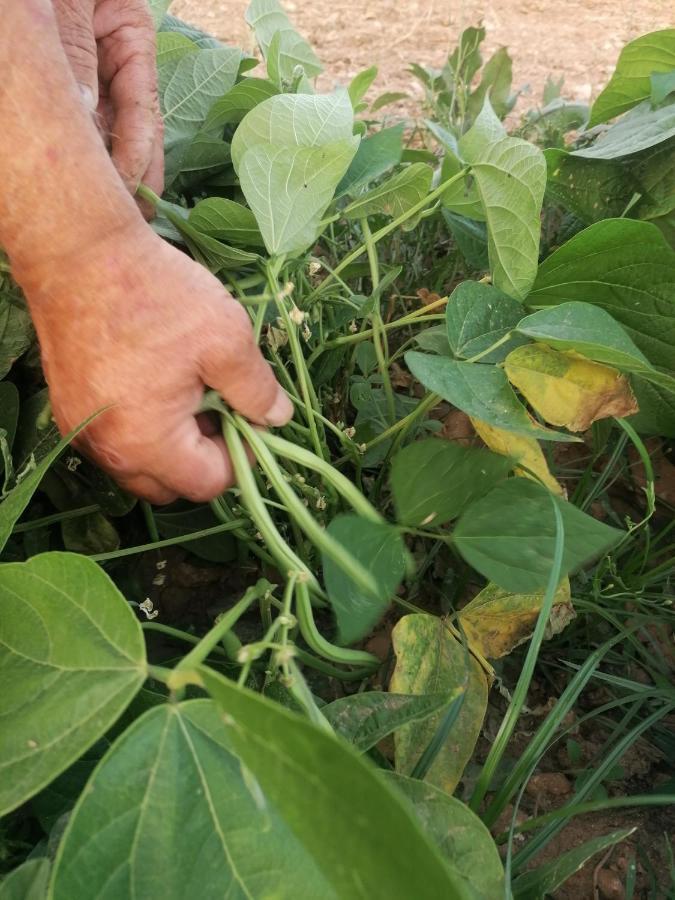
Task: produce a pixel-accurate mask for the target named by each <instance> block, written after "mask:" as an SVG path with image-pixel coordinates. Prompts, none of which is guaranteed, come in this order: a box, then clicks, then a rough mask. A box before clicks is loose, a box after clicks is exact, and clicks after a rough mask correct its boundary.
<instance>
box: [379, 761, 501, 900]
mask: <svg viewBox="0 0 675 900" xmlns="http://www.w3.org/2000/svg"><path fill="white" fill-rule="evenodd" d="M382 777H383V778H384V779H385V780H386V781H387V782H388V783H389V784H392V785H393V786H394V787H395V788H397V789H398V790H399V791H401V792H402V793H403V794H404V795H405V796H406V797H407V798H408V800H410V802H411V803H412V805H413V807H414V809H415V813H416V814H417V818H418V819H419V820H420V822H421V824H422V826H423V828H424V830H425V832H426V833H427V834H428V835H429V837H430V838H431V839H432V840H433V842H434V843H435V844H436V846H437V847H438V849H439V850H440V851H441V853H442V854H443V856H445V858H446V859H447V860H448V862H450V863H452V865H453V866H454V867H455V868H456V869H457V870H458V871H459V872H461V874H462V875H464V876H465V878H466V879H467V881H469V882H470V884H471V886H472V887H473V888H474V890H475V891H476V894H477V896H479V897H485V898H486V900H487V898H489V897H501V896H503V894H504V868H503V866H502V861H501V859H500V856H499V850H498V849H497V845H496V844H495V842H494V840H493V838H492V835H491V834H490V832H489V831H488V829H487V827H486V826H485V825H484V824H483V822H481V820H480V819H479V818H478V816H477V815H476V814H475V813H473V812H471V810H470V809H469V807H468V806H466V804H464V803H462V802H461V800H458V799H457V798H456V797H450V796H449V795H448V794H446V793H445V792H444V791H441V790H439V789H438V788H436V787H434V786H433V785H431V784H429V783H428V782H426V781H419V780H418V779H416V778H406V776H405V775H398V774H396V773H395V772H383V773H382Z"/></svg>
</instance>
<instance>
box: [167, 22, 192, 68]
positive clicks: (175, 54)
mask: <svg viewBox="0 0 675 900" xmlns="http://www.w3.org/2000/svg"><path fill="white" fill-rule="evenodd" d="M198 52H199V46H198V45H197V44H195V42H194V41H191V40H190V38H189V37H186V36H185V35H184V34H179V33H178V32H175V31H161V32H160V33H159V34H158V35H157V68H158V69H161V68H162V66H165V65H167V64H168V63H175V62H177V61H178V60H179V59H182V57H184V56H187V54H188V53H198Z"/></svg>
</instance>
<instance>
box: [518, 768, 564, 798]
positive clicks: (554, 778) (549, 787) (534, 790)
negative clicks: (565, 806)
mask: <svg viewBox="0 0 675 900" xmlns="http://www.w3.org/2000/svg"><path fill="white" fill-rule="evenodd" d="M571 790H572V784H571V782H570V780H569V778H568V777H567V776H566V775H563V773H562V772H541V773H540V774H539V775H533V776H532V778H530V780H529V782H528V785H527V788H526V791H527V793H528V794H530V795H531V796H541V795H542V794H543V795H545V796H547V797H565V796H566V795H567V794H569V793H570V792H571Z"/></svg>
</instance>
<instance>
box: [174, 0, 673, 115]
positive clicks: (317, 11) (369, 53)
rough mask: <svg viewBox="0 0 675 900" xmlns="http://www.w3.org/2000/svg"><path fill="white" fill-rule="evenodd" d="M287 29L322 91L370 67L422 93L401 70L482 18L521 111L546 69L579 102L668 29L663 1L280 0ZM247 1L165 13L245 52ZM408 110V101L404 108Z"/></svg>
mask: <svg viewBox="0 0 675 900" xmlns="http://www.w3.org/2000/svg"><path fill="white" fill-rule="evenodd" d="M283 2H284V6H285V8H286V10H287V12H288V13H289V15H290V16H291V18H292V19H293V21H294V24H295V26H296V27H297V28H298V30H299V31H301V32H302V33H303V34H304V36H305V37H307V38H308V39H309V40H310V41H311V43H312V45H313V47H314V49H315V50H316V52H317V54H318V56H319V58H320V59H321V60H322V62H323V63H324V65H325V69H326V72H325V74H324V75H323V76H322V81H323V84H322V86H323V88H328V89H329V88H330V87H332V86H333V85H334V84H335V83H338V82H339V83H342V84H344V83H347V82H348V81H349V79H350V78H351V77H352V76H354V75H355V74H356V73H357V72H358V71H360V70H361V69H364V68H367V67H368V66H371V65H373V64H376V65H377V66H378V68H379V78H378V81H377V83H376V87H378V88H379V91H378V92H382V91H385V90H386V91H392V90H395V91H407V92H409V93H411V94H412V96H413V98H414V97H415V95H416V94H419V93H421V92H420V90H419V89H418V87H417V86H416V85H415V84H414V82H413V81H412V79H411V76H410V75H409V74H408V73H407V72H406V68H407V66H408V64H409V63H411V62H419V63H423V64H426V65H430V66H436V67H440V66H441V65H442V64H443V61H444V59H445V56H446V54H447V51H448V47H449V46H450V45H452V44H454V43H455V41H456V39H457V36H458V35H459V33H460V32H461V30H462V29H463V28H465V27H466V26H467V25H474V24H477V23H478V22H480V21H482V22H483V24H484V25H485V27H486V29H487V39H486V42H485V45H484V46H485V50H486V52H491V51H493V50H495V49H496V48H497V47H500V46H507V47H508V48H509V51H510V53H511V56H512V58H513V61H514V66H513V68H514V71H513V75H514V78H513V82H514V87H522V86H524V85H529V86H530V93H529V94H526V95H525V96H524V97H523V99H522V101H521V108H527V106H528V105H533V104H532V101H533V100H538V99H539V98H540V96H541V90H542V88H543V85H544V83H545V81H546V78H547V76H548V75H552V76H553V77H554V78H556V79H557V78H560V77H561V76H564V78H565V88H564V94H565V96H567V97H569V98H570V99H577V100H583V101H587V100H589V99H590V98H591V97H593V96H595V95H596V94H597V93H598V91H599V89H600V88H601V87H602V86H603V85H604V84H605V83H606V81H607V80H608V78H609V76H610V74H611V72H612V70H613V68H614V64H615V62H616V59H617V57H618V54H619V51H620V49H621V47H622V46H623V44H624V43H626V41H629V40H631V38H634V37H637V36H638V35H639V34H644V33H645V32H648V31H654V30H656V29H658V28H666V27H672V26H673V25H675V4H673V2H672V0H556V2H552V0H502V2H501V3H498V2H491V0H463V2H462V0H459V2H458V3H449V2H448V0H400V2H396V0H368V2H366V3H359V2H357V0H312V2H311V3H309V2H305V3H303V2H301V0H283ZM247 3H248V0H174V2H173V3H172V5H171V12H172V13H173V14H174V15H177V16H180V17H181V18H183V19H186V20H187V21H189V22H192V23H193V24H195V25H200V26H201V27H202V28H204V29H205V30H207V31H209V32H211V33H212V34H215V35H216V36H217V37H219V38H221V39H222V40H224V41H227V42H228V43H235V44H238V45H239V46H242V47H245V48H247V49H248V48H252V40H251V36H250V32H249V30H248V28H247V26H246V24H245V22H244V10H245V9H246V6H247ZM411 106H414V104H411Z"/></svg>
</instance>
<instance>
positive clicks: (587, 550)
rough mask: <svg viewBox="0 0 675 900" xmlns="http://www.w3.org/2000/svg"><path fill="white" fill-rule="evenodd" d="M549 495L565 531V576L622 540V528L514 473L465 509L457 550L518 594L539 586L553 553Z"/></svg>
mask: <svg viewBox="0 0 675 900" xmlns="http://www.w3.org/2000/svg"><path fill="white" fill-rule="evenodd" d="M551 500H553V502H554V503H557V504H558V507H559V509H560V512H561V514H562V518H563V525H564V530H565V545H564V553H563V565H562V575H563V576H565V575H569V574H570V573H571V572H574V571H576V570H577V569H579V568H581V567H582V566H584V565H585V564H587V563H589V562H592V561H593V560H594V559H596V558H597V557H599V556H601V555H602V554H604V553H607V552H608V551H609V550H610V549H611V548H612V547H614V546H616V544H617V543H618V542H619V541H620V540H622V538H623V536H624V534H623V532H622V531H618V530H617V529H616V528H610V527H609V526H608V525H605V524H604V523H603V522H599V521H597V520H596V519H593V518H591V517H590V516H587V515H586V514H585V513H582V512H581V511H580V510H578V509H577V508H576V507H575V506H572V504H571V503H568V502H567V501H566V500H562V499H561V498H560V497H554V495H552V494H551V493H550V492H549V491H548V490H546V488H544V487H542V486H541V485H539V484H536V483H535V482H534V481H529V480H528V479H525V478H513V479H509V480H508V481H504V482H502V483H501V484H498V485H497V486H496V487H495V488H493V489H492V491H491V492H490V493H489V494H487V495H486V496H485V497H482V498H481V499H480V500H477V501H476V502H475V503H473V504H472V505H471V506H470V507H469V508H468V509H467V510H466V512H465V513H464V514H463V516H462V517H461V518H460V520H459V522H458V523H457V525H456V527H455V531H454V534H453V539H454V543H455V546H456V548H457V550H459V552H460V553H461V554H462V556H463V557H464V559H465V560H466V561H467V562H468V563H469V565H471V566H473V567H474V569H476V570H477V571H478V572H480V574H481V575H483V576H484V577H485V578H487V579H488V580H490V581H494V582H495V583H496V584H497V585H499V587H502V588H504V590H507V591H512V592H513V593H515V594H520V593H532V592H533V591H539V590H541V589H542V588H543V587H545V586H546V582H547V579H548V577H549V575H550V572H551V567H552V566H553V559H554V553H555V541H556V537H555V535H556V529H555V516H554V513H553V509H552V507H551Z"/></svg>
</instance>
